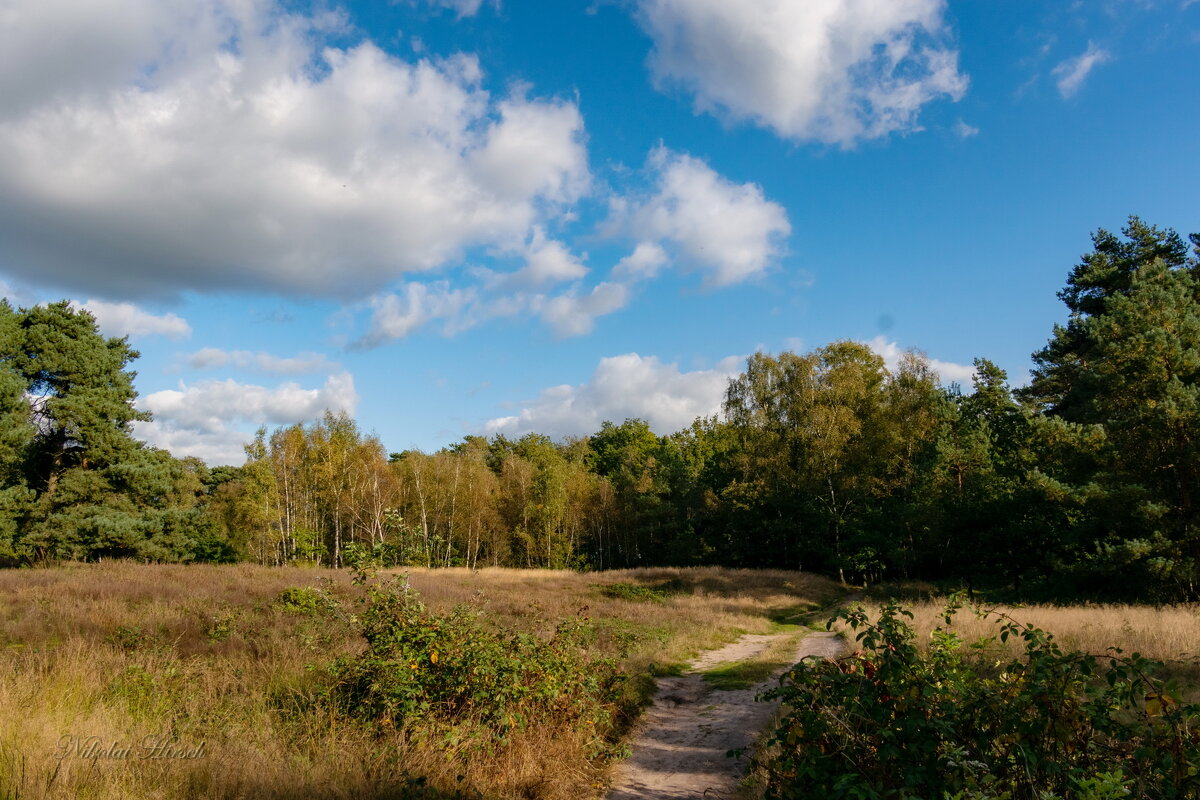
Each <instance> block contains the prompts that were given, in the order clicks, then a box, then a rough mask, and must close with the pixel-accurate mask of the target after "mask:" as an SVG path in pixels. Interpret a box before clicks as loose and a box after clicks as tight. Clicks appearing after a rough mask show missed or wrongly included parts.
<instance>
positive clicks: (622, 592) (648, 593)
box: [600, 578, 684, 603]
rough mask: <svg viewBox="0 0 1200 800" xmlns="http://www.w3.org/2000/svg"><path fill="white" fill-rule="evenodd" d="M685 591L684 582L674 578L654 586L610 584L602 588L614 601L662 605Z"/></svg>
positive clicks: (601, 591) (601, 590) (606, 595)
mask: <svg viewBox="0 0 1200 800" xmlns="http://www.w3.org/2000/svg"><path fill="white" fill-rule="evenodd" d="M683 589H684V586H683V582H682V581H679V580H677V579H674V578H673V579H671V580H668V581H662V582H660V583H657V584H655V585H653V586H645V585H643V584H640V583H609V584H605V585H603V586H601V587H600V593H601V594H603V595H604V596H605V597H611V598H613V599H614V600H632V601H635V602H643V603H646V602H649V603H661V602H663V601H664V600H666V599H667V598H668V597H670V596H671V595H674V594H679V593H680V592H682V591H683Z"/></svg>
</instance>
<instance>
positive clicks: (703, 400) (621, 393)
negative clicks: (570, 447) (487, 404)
mask: <svg viewBox="0 0 1200 800" xmlns="http://www.w3.org/2000/svg"><path fill="white" fill-rule="evenodd" d="M742 362H743V359H742V358H741V357H737V356H734V357H730V358H727V359H724V360H722V361H721V362H720V363H719V364H718V365H717V366H716V367H715V368H713V369H708V370H696V371H693V372H680V371H679V367H678V366H677V365H675V364H664V363H662V362H661V361H659V360H658V359H657V358H656V357H654V356H645V357H643V356H640V355H638V354H637V353H627V354H625V355H620V356H612V357H610V358H602V359H601V360H600V363H599V365H598V366H597V367H596V370H595V372H593V373H592V376H591V378H590V379H589V380H588V382H587V383H584V384H581V385H579V386H569V385H563V386H555V387H552V388H549V389H546V390H544V391H543V392H542V393H541V395H540V396H539V397H538V398H537V399H536V400H534V401H533V402H532V403H530V404H529V405H528V406H526V407H525V408H523V409H521V411H520V412H519V413H518V414H515V415H512V416H507V417H498V418H496V419H492V420H489V421H488V422H487V423H486V424H485V425H484V430H485V432H486V433H488V434H493V433H503V434H506V435H513V436H515V435H521V434H525V433H530V432H535V431H536V432H538V433H545V434H548V435H550V436H555V437H561V436H582V435H585V434H590V433H594V432H595V431H597V430H599V428H600V424H601V423H602V422H604V421H605V420H611V421H614V422H620V421H622V420H625V419H627V418H629V417H640V418H641V419H644V420H646V421H647V422H648V423H649V424H650V427H651V428H652V429H653V430H654V431H656V432H657V433H659V434H668V433H672V432H674V431H677V430H680V429H682V428H684V427H686V426H688V425H690V424H692V421H693V420H695V419H696V417H700V416H708V415H712V414H716V413H717V412H718V411H720V409H721V403H722V401H723V400H724V398H725V388H726V386H727V385H728V383H729V380H730V379H731V378H733V377H736V376H737V375H738V373H739V372H740V371H741V368H742Z"/></svg>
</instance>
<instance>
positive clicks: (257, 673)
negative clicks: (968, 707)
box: [0, 563, 839, 800]
mask: <svg viewBox="0 0 1200 800" xmlns="http://www.w3.org/2000/svg"><path fill="white" fill-rule="evenodd" d="M410 581H411V583H412V585H413V587H414V588H415V589H417V591H418V592H420V594H421V596H422V598H423V600H424V601H425V603H426V604H427V605H428V606H429V607H430V609H431V610H433V611H440V612H444V611H448V610H449V609H451V608H452V607H454V606H455V605H459V604H468V605H470V606H473V607H475V608H478V609H479V610H480V611H481V612H482V613H483V615H484V617H485V619H487V620H490V621H491V622H492V623H493V624H495V625H499V626H505V627H509V628H518V629H521V630H525V631H531V632H535V633H540V634H548V633H549V632H550V631H552V630H553V629H554V627H555V625H556V623H557V622H558V621H560V620H562V619H564V618H568V617H572V616H576V615H580V614H582V615H586V616H588V617H589V618H591V619H592V620H593V622H594V624H595V625H596V627H597V629H598V630H599V631H600V634H601V635H600V636H599V637H598V639H597V643H596V644H595V645H594V647H595V649H596V650H597V653H596V655H605V656H610V657H614V658H620V659H621V667H622V669H624V670H626V671H628V672H629V673H631V674H641V675H644V674H647V673H649V672H652V671H655V670H658V669H661V668H662V667H663V666H665V665H668V664H670V663H672V662H675V661H683V660H685V659H687V658H688V657H690V656H691V655H693V654H695V653H696V652H698V651H699V650H701V649H705V648H709V647H713V646H716V645H718V644H720V643H722V642H725V641H729V640H731V639H732V638H734V637H735V636H737V635H738V634H739V633H742V632H755V633H762V632H766V631H768V630H771V629H772V627H773V626H774V622H773V621H772V619H777V618H779V617H780V616H781V615H787V614H789V613H794V612H795V611H797V610H802V609H806V608H812V607H814V606H816V605H819V604H824V603H826V602H828V601H830V600H831V599H833V598H835V597H836V596H838V594H839V590H838V587H837V586H836V585H835V584H833V583H832V582H830V581H827V580H825V579H822V578H818V577H815V576H810V575H804V574H801V573H794V572H784V571H753V572H751V571H736V570H723V569H716V568H707V569H681V570H679V569H676V570H672V569H658V570H630V571H623V572H609V573H599V574H583V575H580V574H575V573H569V572H549V571H524V570H505V569H489V570H481V571H477V572H472V571H468V570H413V571H412V572H411V573H410ZM620 583H635V584H639V585H648V586H655V585H669V586H670V588H671V591H672V592H673V593H672V594H668V595H665V596H664V599H662V601H661V602H637V601H631V600H625V599H620V597H611V596H606V595H605V594H604V592H603V591H602V588H603V586H605V585H610V584H620ZM292 587H324V590H325V591H327V592H328V593H329V594H330V595H331V596H333V597H335V598H337V599H338V600H339V601H340V602H341V603H342V605H343V606H344V607H346V608H348V609H350V610H353V608H354V602H355V599H356V598H357V597H359V596H361V588H360V587H356V586H352V585H351V583H350V581H349V576H348V575H347V574H345V573H342V572H335V571H332V570H313V569H299V568H262V567H256V566H252V565H237V566H208V565H196V566H144V565H136V564H128V563H111V564H102V565H72V566H66V567H62V568H57V569H46V570H23V571H0V798H4V799H7V798H22V800H25V799H26V798H28V799H29V800H42V798H96V800H110V799H111V800H116V798H121V799H122V800H124V798H163V800H167V799H168V798H172V799H173V798H189V800H190V798H213V799H214V800H215V799H217V798H221V799H224V798H229V799H230V800H232V798H278V799H279V800H285V799H287V800H290V799H291V798H384V797H421V796H440V795H435V794H433V792H434V790H437V791H438V792H441V791H445V792H452V791H455V790H463V791H466V792H470V793H474V792H478V793H479V794H481V795H482V796H484V797H488V798H548V799H549V798H568V797H573V798H577V797H581V796H588V795H593V794H595V793H596V791H597V789H596V787H597V786H599V785H600V784H601V783H602V781H603V769H604V766H605V765H604V764H603V763H598V762H596V761H593V760H589V759H588V758H587V757H586V751H587V746H588V743H589V736H588V735H587V733H586V732H583V731H576V730H573V729H572V728H570V727H569V726H567V725H565V724H560V723H559V722H558V721H556V720H553V719H546V720H538V721H537V722H536V723H535V724H533V725H531V726H529V727H528V728H527V729H525V730H524V731H523V732H522V733H521V734H520V735H517V736H513V737H511V739H510V741H509V742H508V743H507V744H506V745H504V746H496V747H493V748H491V749H490V750H484V749H479V748H474V749H468V748H466V747H465V746H463V745H453V746H451V745H445V744H444V743H439V742H437V741H429V740H425V739H422V738H421V737H420V735H419V734H420V731H415V732H414V731H409V732H407V733H397V734H395V735H388V736H380V735H378V733H377V732H374V731H369V730H366V729H364V728H363V727H361V726H359V725H356V724H355V723H353V722H351V721H348V720H346V719H344V718H342V717H339V716H337V715H334V714H332V713H331V712H329V711H326V710H322V709H323V708H326V706H323V705H321V704H319V703H313V702H312V700H313V698H314V697H319V693H320V690H321V688H322V685H323V683H322V682H323V681H326V680H327V677H326V675H325V673H324V672H323V671H322V666H323V665H326V664H328V663H330V662H331V661H332V660H333V659H335V658H337V657H339V656H349V655H353V654H355V653H357V652H359V651H360V649H361V641H360V639H359V638H358V637H357V635H356V633H355V631H354V629H353V627H352V626H351V625H349V624H348V623H347V622H346V620H345V618H344V616H339V615H336V614H335V615H302V614H293V613H288V612H287V611H284V610H282V609H281V608H280V607H279V605H278V603H277V602H276V601H277V598H278V597H279V594H280V592H281V591H283V590H284V589H287V588H292ZM414 734H415V735H414ZM150 740H153V741H150ZM154 742H161V743H168V742H170V743H172V745H171V746H172V747H175V748H177V749H179V750H180V751H182V753H181V754H182V755H192V756H195V757H186V758H185V757H157V758H142V757H139V756H142V755H146V754H147V750H146V749H144V746H150V745H152V744H153V743H154ZM197 748H199V749H197ZM97 751H107V753H108V755H101V756H100V757H95V756H96V755H97ZM151 752H152V751H151ZM158 755H160V756H162V755H164V753H163V752H161V751H160V752H159V753H158ZM418 779H422V780H424V781H425V785H424V786H422V785H420V784H419V783H415V782H414V781H416V780H418Z"/></svg>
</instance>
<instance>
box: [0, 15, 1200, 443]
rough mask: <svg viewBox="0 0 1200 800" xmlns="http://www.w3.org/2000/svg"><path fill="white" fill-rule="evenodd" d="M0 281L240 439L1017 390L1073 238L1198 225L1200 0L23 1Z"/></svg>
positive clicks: (445, 436)
mask: <svg viewBox="0 0 1200 800" xmlns="http://www.w3.org/2000/svg"><path fill="white" fill-rule="evenodd" d="M5 9H6V10H5V11H4V13H3V15H0V280H3V286H2V287H0V288H2V289H3V290H4V292H5V294H6V295H7V296H8V297H9V298H10V299H11V300H12V301H13V302H15V303H17V304H19V305H29V304H32V303H37V302H44V301H48V300H57V299H61V298H64V297H66V298H70V299H72V300H74V301H75V302H76V303H78V304H79V305H81V306H84V307H87V308H88V309H89V310H91V311H93V313H95V314H96V316H97V318H98V319H99V321H100V323H101V325H102V328H103V329H104V330H105V332H107V333H109V334H110V335H128V336H130V338H131V341H132V342H133V343H134V344H135V346H136V347H137V348H138V349H139V350H140V351H141V353H142V357H141V358H140V359H139V360H138V362H137V363H136V365H135V368H136V369H137V371H138V379H137V386H138V390H139V392H140V394H141V397H140V398H139V404H140V405H141V406H142V407H143V408H146V409H149V410H150V411H152V412H153V414H154V417H155V419H154V422H152V423H149V424H146V425H143V426H142V427H140V428H139V431H138V433H139V435H141V436H142V437H143V438H145V439H146V440H147V441H150V442H151V443H153V444H156V445H159V446H163V447H167V448H168V449H170V450H172V452H174V453H175V454H176V455H181V456H182V455H198V456H200V457H202V458H205V459H207V460H208V461H210V462H211V463H239V462H240V460H241V446H242V444H243V443H244V442H245V441H246V439H247V438H248V436H249V435H251V434H252V432H253V431H254V429H255V428H257V427H258V426H259V425H267V426H268V427H273V426H277V425H284V424H290V423H293V422H297V421H302V420H308V419H312V418H314V417H315V416H317V415H319V414H320V413H321V411H322V409H324V408H327V407H329V408H335V409H345V410H347V411H350V412H351V413H353V414H354V415H355V416H356V417H357V418H358V420H359V422H360V425H361V426H362V427H363V428H364V429H365V430H368V431H373V432H375V433H377V434H378V435H379V436H380V437H381V438H382V440H383V441H384V444H385V445H386V446H387V447H388V448H389V449H392V450H401V449H406V448H413V447H417V448H422V449H426V450H431V449H436V448H438V447H441V446H444V445H447V444H450V443H452V442H454V441H456V440H458V439H460V438H461V437H462V436H463V435H465V434H470V433H493V432H504V433H507V434H512V435H519V434H521V433H524V432H527V431H530V430H536V431H540V432H545V433H549V434H551V435H554V436H568V435H579V434H586V433H589V432H591V431H593V430H595V429H596V428H597V427H598V426H599V423H600V422H601V421H602V420H604V419H613V420H618V421H619V420H621V419H624V418H625V417H630V416H639V417H643V418H646V419H648V420H649V421H650V422H651V423H652V425H653V426H654V427H655V428H656V429H657V430H659V431H660V432H662V433H666V432H669V431H671V430H674V429H677V428H679V427H682V426H684V425H686V424H688V423H689V422H690V420H691V419H693V418H694V417H695V416H697V415H699V414H709V413H713V412H715V411H716V410H717V409H718V407H719V405H720V401H721V395H722V391H723V388H724V385H725V382H726V380H727V379H728V378H729V377H730V376H731V375H733V374H736V373H737V372H738V371H739V368H740V365H741V364H742V361H743V359H744V358H745V356H746V355H748V354H749V353H752V352H754V351H755V350H758V349H764V350H767V351H771V352H777V351H780V350H784V349H796V350H806V349H810V348H812V347H815V346H819V345H821V344H824V343H826V342H829V341H832V340H835V339H856V340H860V341H864V342H868V343H871V344H872V346H873V347H875V348H876V349H877V350H878V351H879V352H881V354H883V355H884V356H885V357H886V358H888V359H894V358H895V357H897V355H898V354H899V353H901V352H903V351H904V350H906V349H909V348H917V349H920V350H922V351H924V352H925V353H927V354H928V356H929V357H930V358H931V359H933V360H934V362H935V366H936V367H938V368H939V370H940V372H941V374H942V377H943V379H944V380H946V381H947V382H949V381H953V380H957V381H960V382H969V375H970V364H971V361H972V359H974V358H976V357H980V356H983V357H988V358H991V359H992V360H994V361H996V362H997V363H999V364H1000V365H1001V366H1002V367H1004V368H1005V369H1007V370H1008V371H1009V372H1010V375H1011V377H1012V378H1013V380H1014V382H1017V383H1020V382H1022V381H1023V380H1024V379H1025V375H1026V373H1027V371H1028V369H1029V366H1030V359H1029V354H1030V353H1031V352H1032V351H1034V350H1036V349H1037V348H1039V347H1040V346H1041V345H1042V344H1043V343H1044V342H1045V341H1046V339H1047V337H1048V335H1049V333H1050V328H1051V326H1052V325H1053V323H1054V322H1055V321H1058V320H1061V319H1062V316H1063V311H1062V307H1061V304H1060V303H1059V302H1058V300H1057V299H1056V298H1055V292H1056V291H1057V290H1058V289H1059V288H1061V286H1062V283H1063V280H1064V278H1065V276H1066V273H1067V271H1068V270H1069V269H1070V268H1071V266H1072V265H1073V264H1074V263H1075V262H1076V260H1077V259H1078V257H1079V255H1080V254H1081V253H1083V252H1085V251H1086V250H1087V249H1088V247H1089V244H1090V240H1089V235H1090V233H1091V232H1092V231H1093V230H1095V229H1097V228H1100V227H1105V228H1109V229H1117V228H1120V227H1121V225H1122V224H1123V223H1124V221H1125V219H1126V217H1127V216H1128V215H1129V214H1138V215H1140V216H1142V217H1143V218H1144V219H1146V220H1148V221H1150V222H1153V223H1155V224H1158V225H1160V226H1166V227H1173V228H1176V229H1177V230H1179V231H1180V232H1183V233H1187V232H1192V231H1196V230H1200V200H1197V193H1196V191H1195V187H1196V182H1197V178H1198V177H1200V169H1198V168H1200V146H1198V144H1197V142H1198V141H1200V140H1198V138H1197V136H1196V131H1197V130H1198V129H1200V69H1198V68H1197V65H1198V64H1200V2H1197V0H1100V1H1099V2H1074V3H1067V2H1062V3H1047V2H1032V1H1026V0H958V1H955V0H951V1H949V2H943V1H942V0H806V1H805V2H786V1H785V0H740V1H739V2H738V3H729V2H727V0H608V1H606V0H585V1H584V2H549V1H548V0H542V1H541V2H518V0H482V2H481V1H480V0H393V2H380V1H379V0H374V1H373V2H351V3H345V4H337V3H333V2H321V3H315V4H314V3H309V2H301V1H300V0H287V1H286V2H284V1H283V0H108V1H107V2H105V3H84V2H82V0H10V2H9V3H7V4H6V6H5Z"/></svg>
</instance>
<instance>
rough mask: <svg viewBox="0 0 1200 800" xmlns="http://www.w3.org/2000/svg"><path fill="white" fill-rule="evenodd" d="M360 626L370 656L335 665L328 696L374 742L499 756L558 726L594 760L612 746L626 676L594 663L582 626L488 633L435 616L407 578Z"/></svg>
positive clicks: (460, 618) (468, 617)
mask: <svg viewBox="0 0 1200 800" xmlns="http://www.w3.org/2000/svg"><path fill="white" fill-rule="evenodd" d="M356 620H357V624H358V626H359V628H360V630H361V634H362V637H363V639H364V640H365V642H366V650H365V651H363V652H362V653H360V654H358V655H355V656H351V657H344V658H342V659H340V660H339V661H338V662H336V663H335V664H334V665H333V667H332V669H331V671H332V673H333V676H334V683H333V686H332V688H331V690H330V695H331V698H332V699H333V701H334V704H335V706H336V707H337V708H338V709H339V710H340V711H341V712H342V713H343V714H346V715H349V716H351V717H353V718H355V719H357V720H359V721H360V722H363V723H366V724H368V725H370V726H371V727H372V728H373V729H374V730H375V731H376V732H377V733H380V734H393V733H397V732H398V733H400V734H401V735H405V736H409V737H418V738H426V739H428V738H435V739H437V740H439V741H440V742H441V743H443V744H445V745H447V746H452V747H458V748H460V749H461V748H462V746H463V745H470V746H474V747H477V748H482V749H485V750H493V749H496V748H498V747H502V746H503V745H504V744H505V743H506V742H507V740H508V738H509V736H510V735H511V734H514V733H518V732H521V731H524V730H526V729H527V728H528V727H529V726H530V725H531V724H532V723H534V722H535V721H539V720H544V719H554V720H555V723H556V724H557V725H559V726H565V727H569V728H572V729H573V730H575V731H576V732H579V733H581V734H582V735H583V737H584V738H585V739H587V740H588V742H589V746H588V748H587V749H588V755H589V756H590V757H596V756H598V755H601V754H602V751H603V750H604V748H605V747H606V746H607V744H608V740H607V739H606V736H607V735H608V733H609V731H610V730H611V728H612V721H613V716H614V712H615V710H616V707H617V703H618V701H619V700H620V697H621V687H622V685H623V683H624V682H625V676H623V675H622V674H621V673H620V672H619V671H618V669H617V666H616V662H615V661H614V659H612V658H596V657H593V656H591V655H590V654H589V650H588V648H589V646H590V645H592V644H594V642H595V639H596V633H595V630H594V629H593V627H592V626H591V624H590V622H589V621H588V620H587V619H586V618H585V617H575V618H573V619H568V620H564V621H562V622H560V623H559V624H558V626H557V627H556V628H555V630H554V632H553V634H552V635H550V636H549V637H548V638H542V637H539V636H537V635H534V634H531V633H527V632H523V631H516V630H511V629H507V628H495V627H488V626H485V625H484V624H483V623H482V622H481V620H480V615H479V612H478V611H475V610H473V609H471V608H469V607H467V606H462V605H460V606H457V607H455V608H454V609H453V610H452V611H450V612H449V613H445V614H438V613H433V612H430V611H429V610H428V609H427V608H426V607H425V604H424V603H422V602H421V600H420V598H419V597H418V596H417V593H416V592H415V591H414V590H413V589H412V587H411V586H409V584H408V582H407V580H406V579H405V580H400V579H392V580H391V581H388V582H384V583H377V584H375V585H372V586H371V587H370V588H369V589H368V592H367V596H366V598H365V600H364V601H363V610H362V613H361V614H359V615H358V616H357V617H356Z"/></svg>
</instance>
